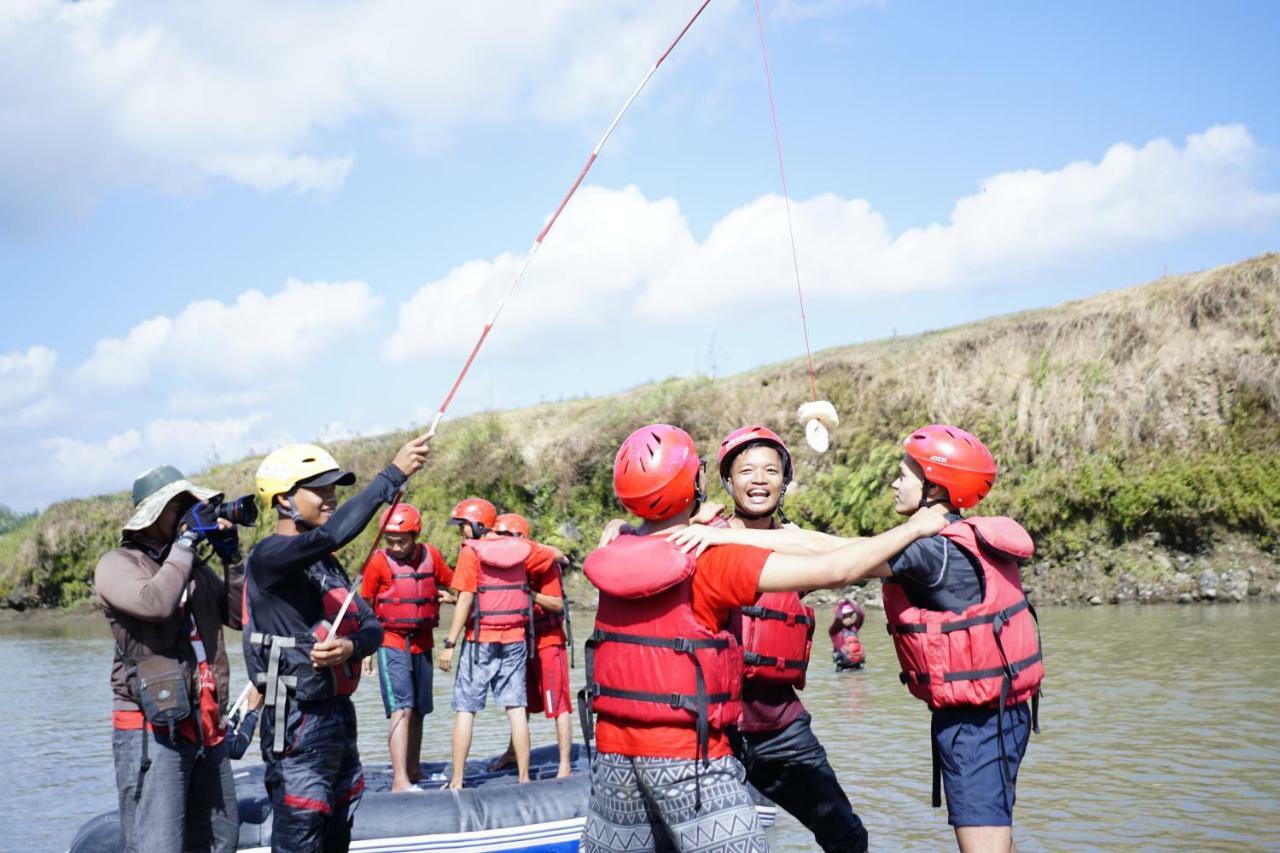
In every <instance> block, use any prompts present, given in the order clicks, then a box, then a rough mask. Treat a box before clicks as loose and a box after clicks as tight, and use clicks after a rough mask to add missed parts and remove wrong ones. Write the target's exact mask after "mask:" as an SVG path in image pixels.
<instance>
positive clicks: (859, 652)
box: [832, 629, 867, 667]
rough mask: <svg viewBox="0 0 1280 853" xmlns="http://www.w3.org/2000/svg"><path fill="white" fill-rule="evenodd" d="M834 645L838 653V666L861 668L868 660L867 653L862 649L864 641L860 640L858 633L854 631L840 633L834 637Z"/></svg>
mask: <svg viewBox="0 0 1280 853" xmlns="http://www.w3.org/2000/svg"><path fill="white" fill-rule="evenodd" d="M832 645H833V646H834V651H835V653H836V664H837V666H846V667H848V666H854V667H856V666H861V665H862V664H863V662H864V661H866V659H867V653H866V652H865V651H864V650H863V648H862V640H861V639H859V638H858V632H857V631H854V630H852V629H848V630H845V631H840V632H839V633H837V634H836V635H835V636H833V637H832ZM841 658H843V660H841Z"/></svg>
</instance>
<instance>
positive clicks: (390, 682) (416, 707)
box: [378, 646, 432, 717]
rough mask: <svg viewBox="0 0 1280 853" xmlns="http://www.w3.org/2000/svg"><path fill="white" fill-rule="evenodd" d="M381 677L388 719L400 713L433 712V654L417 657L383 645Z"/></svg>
mask: <svg viewBox="0 0 1280 853" xmlns="http://www.w3.org/2000/svg"><path fill="white" fill-rule="evenodd" d="M378 676H379V677H378V685H379V686H380V687H381V688H382V707H383V708H385V709H386V712H387V716H388V717H390V716H391V715H392V714H394V713H395V712H396V711H413V712H414V713H415V714H430V713H431V709H432V704H431V652H429V651H428V652H424V653H422V654H413V653H412V652H407V651H404V650H403V649H391V648H387V647H386V646H383V647H382V648H380V649H378Z"/></svg>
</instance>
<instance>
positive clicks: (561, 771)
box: [556, 764, 573, 779]
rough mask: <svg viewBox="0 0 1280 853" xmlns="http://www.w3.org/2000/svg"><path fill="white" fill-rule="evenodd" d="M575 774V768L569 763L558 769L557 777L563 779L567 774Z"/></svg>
mask: <svg viewBox="0 0 1280 853" xmlns="http://www.w3.org/2000/svg"><path fill="white" fill-rule="evenodd" d="M571 775H573V768H572V767H570V766H569V765H568V764H561V765H560V769H559V770H557V771H556V778H557V779H563V778H564V777H566V776H571Z"/></svg>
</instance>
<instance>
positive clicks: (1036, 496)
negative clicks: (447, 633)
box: [0, 255, 1280, 607]
mask: <svg viewBox="0 0 1280 853" xmlns="http://www.w3.org/2000/svg"><path fill="white" fill-rule="evenodd" d="M816 362H817V367H818V372H819V376H818V382H819V388H820V390H821V392H822V393H823V394H824V395H825V396H827V397H828V398H829V399H830V400H831V401H832V402H833V403H834V404H835V406H836V408H837V409H838V410H839V411H840V413H841V416H842V418H843V422H842V424H841V427H840V429H839V430H838V431H837V433H836V436H835V444H834V446H833V448H832V451H831V452H829V453H827V454H825V455H823V456H818V455H816V454H813V453H811V452H809V450H808V449H807V448H806V447H805V446H804V442H803V436H802V433H801V428H800V426H799V425H798V424H797V423H796V422H795V415H794V413H795V409H796V407H797V405H799V403H801V402H803V401H804V399H805V397H804V395H805V393H806V390H807V382H806V381H805V379H804V375H805V367H804V364H803V363H802V362H801V361H799V360H797V361H794V362H789V363H784V364H778V365H771V366H768V367H764V368H760V369H758V370H754V371H751V372H748V373H745V374H741V375H738V376H734V377H729V378H726V379H721V380H715V381H712V380H710V379H705V378H700V379H689V380H674V379H673V380H667V381H664V382H659V383H655V384H652V385H647V386H643V387H640V388H636V389H634V390H632V391H629V392H626V393H623V394H619V395H616V396H613V397H609V398H602V399H597V400H574V401H569V402H564V403H558V404H547V405H541V406H535V407H531V408H528V409H522V410H518V411H512V412H504V413H499V414H482V415H476V416H473V417H469V418H462V419H459V420H457V421H452V422H447V423H446V424H445V425H444V427H443V429H442V430H441V433H440V435H439V436H438V437H437V439H436V441H435V442H434V443H433V448H432V455H431V459H430V460H429V462H428V467H427V469H426V471H425V472H424V473H423V474H420V475H419V476H418V477H416V478H415V480H414V482H413V484H412V490H411V491H410V493H409V496H408V497H409V500H411V501H412V502H413V503H415V504H416V505H418V506H419V507H421V508H422V509H423V514H424V519H425V534H426V536H427V537H428V538H430V539H431V540H432V541H433V542H436V543H438V544H440V545H441V546H442V549H443V550H444V551H445V553H446V555H447V556H452V554H453V553H454V552H455V551H456V534H455V533H454V532H453V531H452V530H451V529H450V528H447V527H446V525H445V521H446V520H447V517H448V513H449V510H450V508H451V507H452V506H453V504H454V503H455V502H456V501H457V500H459V499H460V498H462V497H465V496H468V495H471V494H480V495H484V496H486V497H488V498H490V499H491V500H493V501H494V502H495V503H497V504H498V505H499V506H500V507H501V508H503V509H511V510H515V511H519V512H522V513H524V514H526V515H527V516H529V517H530V519H531V520H532V522H533V527H534V535H535V537H536V538H538V539H540V540H542V541H544V542H547V543H549V544H552V545H556V546H557V547H560V548H561V549H563V550H564V551H565V552H566V553H568V554H570V556H572V557H573V558H574V559H575V560H576V561H579V560H581V559H582V558H583V557H585V556H586V554H587V553H588V552H589V551H590V549H591V548H592V546H593V545H594V543H595V540H596V537H597V535H598V533H599V530H600V527H601V526H602V524H603V523H604V521H605V520H607V519H608V518H611V517H613V516H615V515H617V514H618V512H619V509H618V508H617V506H616V504H615V502H614V500H613V498H612V491H611V487H610V473H611V466H612V462H613V454H614V452H615V451H616V449H617V447H618V444H619V443H620V442H621V440H622V439H623V438H624V437H625V436H626V435H627V433H629V432H630V431H631V430H632V429H634V428H635V427H636V426H638V425H640V424H643V423H646V422H651V421H667V422H670V423H676V424H679V425H681V426H683V427H685V428H686V429H688V430H689V431H690V433H692V434H693V436H694V437H695V438H696V439H697V440H698V442H699V445H700V447H701V448H702V450H703V452H704V455H706V456H707V457H709V458H710V459H712V460H714V458H715V457H714V454H715V449H716V446H717V443H718V442H719V440H720V438H721V437H723V436H724V435H725V434H726V433H727V432H729V431H730V430H731V429H733V428H735V427H738V426H741V425H742V424H745V423H751V422H762V423H766V424H769V425H771V426H773V427H774V428H776V429H778V430H779V432H781V433H782V434H783V435H784V437H785V438H786V439H787V441H788V442H789V443H791V446H792V448H793V450H794V451H795V453H796V457H797V460H796V461H797V473H798V478H799V482H798V483H797V485H796V486H795V487H794V488H793V489H792V490H791V491H790V492H789V494H788V496H787V511H788V514H789V515H790V516H791V517H792V519H793V520H795V521H797V522H799V523H801V524H804V525H812V526H814V527H816V528H819V529H824V530H830V531H833V532H838V533H846V534H859V533H861V534H866V533H872V532H876V531H879V530H882V529H884V527H885V526H886V525H888V524H891V523H892V522H893V521H894V516H893V514H892V508H891V506H890V502H889V498H888V491H887V489H888V483H889V482H890V481H891V480H892V478H893V475H894V470H895V468H896V466H897V462H898V458H899V452H898V441H899V440H900V439H901V437H902V436H903V435H904V434H905V433H906V432H907V431H908V430H910V429H911V428H912V427H914V426H918V425H920V424H923V423H929V422H939V421H941V422H951V423H956V424H959V425H961V426H964V427H965V428H967V429H970V430H972V431H973V432H975V433H977V434H978V435H979V436H981V437H983V439H984V440H986V441H987V442H988V444H989V445H990V446H991V449H992V451H993V452H994V453H995V455H996V458H997V459H998V460H1000V462H1001V466H1002V467H1001V475H1000V478H999V480H998V482H997V483H996V487H995V490H994V491H993V493H992V496H991V498H990V499H989V500H988V501H987V503H986V504H984V507H983V509H984V511H987V512H991V513H1007V514H1009V515H1013V516H1015V517H1017V518H1019V519H1020V520H1022V521H1023V522H1024V524H1026V526H1027V527H1028V528H1029V529H1030V530H1031V532H1032V534H1033V535H1034V537H1035V539H1036V542H1037V545H1038V548H1039V552H1040V555H1041V559H1043V560H1045V561H1047V562H1046V565H1047V566H1048V572H1049V573H1050V578H1049V580H1052V577H1051V575H1052V573H1053V572H1056V571H1060V570H1062V569H1060V567H1061V566H1064V565H1066V564H1067V563H1068V562H1076V563H1079V562H1086V563H1088V562H1090V561H1091V560H1092V562H1093V564H1096V565H1101V566H1103V567H1104V568H1103V571H1106V572H1110V571H1112V567H1113V563H1112V556H1111V555H1114V554H1115V553H1118V549H1119V550H1123V549H1124V548H1129V547H1130V546H1133V545H1134V544H1135V543H1139V542H1145V541H1155V538H1156V537H1158V539H1159V541H1160V542H1161V543H1163V544H1162V547H1167V548H1173V549H1175V550H1177V551H1180V552H1189V553H1203V552H1206V551H1211V550H1212V549H1213V548H1214V547H1215V546H1216V545H1217V544H1218V543H1219V542H1221V541H1225V539H1227V538H1229V539H1231V541H1232V542H1236V541H1240V540H1241V539H1243V540H1245V541H1247V542H1249V543H1251V544H1252V546H1253V547H1255V548H1261V549H1264V550H1266V551H1270V552H1271V553H1272V554H1275V553H1277V552H1280V512H1277V510H1276V507H1277V506H1280V256H1278V255H1268V256H1264V257H1261V258H1256V259H1254V260H1251V261H1246V262H1244V263H1241V264H1236V265H1234V266H1230V267H1224V268H1221V269H1217V270H1211V271H1208V272H1204V273H1198V274H1194V275H1189V276H1182V277H1178V278H1171V279H1162V280H1160V281H1158V282H1155V283H1152V284H1149V285H1145V286H1142V287H1137V288H1131V289H1128V290H1123V291H1117V292H1113V293H1105V294H1102V295H1099V296H1096V297H1093V298H1091V299H1088V300H1083V301H1080V302H1075V303H1069V304H1066V305H1062V306H1058V307H1056V308H1051V309H1045V310H1039V311H1031V312H1025V313H1022V314H1016V315H1011V316H1007V317H998V318H994V319H991V320H986V321H982V322H979V323H974V324H971V325H968V326H963V327H960V328H956V329H950V330H946V331H941V332H932V333H928V334H924V335H918V336H915V337H910V338H894V339H891V340H884V341H877V342H872V343H867V344H862V345H858V346H853V347H845V348H837V349H832V350H827V351H824V352H821V353H818V354H817V357H816ZM409 435H410V433H408V432H405V433H399V434H394V435H386V436H379V437H375V438H369V439H361V440H356V441H351V442H345V443H341V444H337V445H335V446H334V447H332V448H331V449H332V450H333V452H334V454H335V455H336V456H337V457H338V458H339V460H341V461H342V462H343V464H344V465H347V466H350V467H352V468H353V469H354V470H355V471H356V472H357V474H358V475H359V476H360V478H361V480H362V481H366V480H367V479H368V478H369V477H371V476H373V475H374V474H375V473H376V472H377V471H378V470H379V469H380V468H381V467H382V466H383V465H384V464H386V462H387V461H388V460H389V459H390V458H391V456H392V454H393V452H394V450H395V448H396V447H398V446H399V445H400V444H401V443H403V441H405V440H406V439H407V438H408V436H409ZM157 461H160V460H157ZM257 462H258V460H257V459H246V460H242V461H240V462H235V463H231V464H227V465H220V466H216V467H214V468H213V469H211V470H210V471H207V472H205V473H204V474H202V475H200V476H199V477H198V479H199V480H200V481H202V482H203V483H206V484H208V485H212V486H215V487H217V488H220V489H223V490H225V491H226V492H227V493H228V494H241V493H243V492H246V491H248V490H249V489H250V488H251V486H252V476H253V471H254V469H255V468H256V466H257ZM713 479H714V478H713ZM121 486H122V487H127V486H128V484H127V483H122V484H121ZM711 497H712V499H713V500H724V495H723V492H722V491H721V490H720V489H719V486H718V485H716V486H715V487H714V488H713V492H712V495H711ZM128 514H129V505H128V500H127V498H126V497H125V495H124V493H123V492H122V493H121V494H117V495H111V496H107V497H101V498H94V499H89V500H79V501H65V502H62V503H59V504H55V505H54V506H52V507H50V508H49V509H48V510H46V511H45V512H44V513H42V514H41V515H40V516H39V517H38V518H36V519H27V520H19V521H18V522H17V525H18V526H17V527H15V528H14V529H12V530H9V531H8V532H5V533H3V534H0V598H3V600H4V602H6V603H7V604H8V605H9V606H11V607H31V606H62V605H68V604H72V603H75V602H76V601H78V600H81V599H83V598H85V597H87V596H88V595H90V593H91V589H90V583H89V582H90V580H91V578H92V574H93V567H94V564H95V563H96V561H97V558H98V556H99V555H100V554H101V553H102V552H103V551H105V550H107V549H108V548H110V547H112V546H113V545H114V544H115V541H116V539H117V537H118V534H119V525H120V523H121V522H122V521H123V520H124V519H125V518H126V517H127V516H128ZM266 523H267V521H266V520H265V519H264V520H263V522H262V524H261V525H260V527H259V529H258V530H257V531H253V532H252V533H250V534H248V535H247V536H246V539H248V540H254V539H256V538H258V537H260V536H262V535H265V533H266V530H267V528H266ZM0 530H3V528H0ZM371 537H372V530H370V531H366V533H365V534H364V535H363V536H362V537H361V539H359V540H357V542H355V543H353V544H352V545H351V546H349V547H348V548H347V549H346V550H345V551H344V553H343V555H342V557H343V559H344V560H345V561H346V562H347V564H348V565H349V566H352V565H354V564H357V563H358V562H359V561H360V559H361V558H362V557H363V555H364V553H365V552H366V551H367V549H368V547H369V544H370V541H371ZM1104 555H1105V556H1104ZM1117 570H1119V571H1123V570H1125V567H1117ZM1037 582H1038V583H1041V581H1039V580H1038V581H1037Z"/></svg>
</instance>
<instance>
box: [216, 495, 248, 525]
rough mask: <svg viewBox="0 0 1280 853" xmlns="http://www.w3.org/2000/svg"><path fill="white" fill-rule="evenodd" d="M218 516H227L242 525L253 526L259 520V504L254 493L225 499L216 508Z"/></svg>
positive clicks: (229, 519)
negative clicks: (231, 499)
mask: <svg viewBox="0 0 1280 853" xmlns="http://www.w3.org/2000/svg"><path fill="white" fill-rule="evenodd" d="M214 512H215V513H216V514H217V516H218V518H225V519H226V520H227V521H229V522H231V523H232V524H238V525H240V526H241V527H252V526H253V525H254V523H255V522H257V520H258V504H257V502H256V501H255V500H254V498H253V495H242V496H240V497H238V498H236V499H235V500H233V501H223V502H222V503H220V504H218V506H217V508H216V509H215V510H214Z"/></svg>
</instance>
